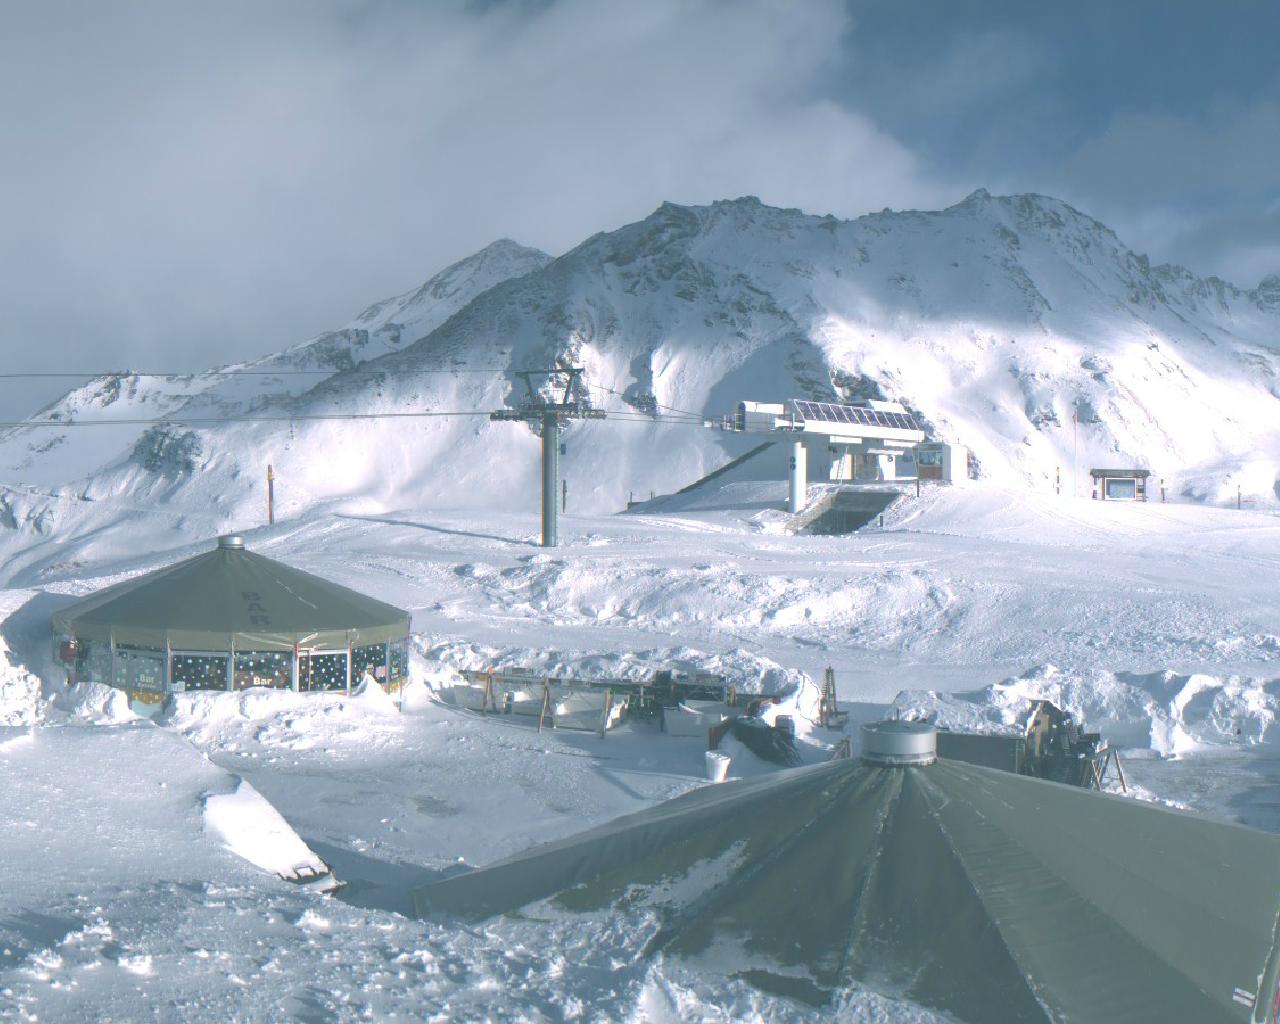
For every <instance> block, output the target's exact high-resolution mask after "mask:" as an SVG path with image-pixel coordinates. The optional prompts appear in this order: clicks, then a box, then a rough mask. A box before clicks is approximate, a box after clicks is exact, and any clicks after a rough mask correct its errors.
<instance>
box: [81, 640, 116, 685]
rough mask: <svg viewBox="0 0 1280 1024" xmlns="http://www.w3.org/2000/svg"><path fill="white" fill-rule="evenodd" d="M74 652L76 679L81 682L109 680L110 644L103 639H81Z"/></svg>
mask: <svg viewBox="0 0 1280 1024" xmlns="http://www.w3.org/2000/svg"><path fill="white" fill-rule="evenodd" d="M79 644H80V647H79V650H78V651H77V653H76V679H77V680H78V681H79V682H82V683H108V684H109V683H110V682H111V645H110V644H109V643H107V642H105V641H103V640H81V641H79Z"/></svg>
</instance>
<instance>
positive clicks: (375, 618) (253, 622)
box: [53, 542, 409, 642]
mask: <svg viewBox="0 0 1280 1024" xmlns="http://www.w3.org/2000/svg"><path fill="white" fill-rule="evenodd" d="M408 623H409V614H408V612H405V611H403V610H401V609H399V608H396V607H393V606H392V605H389V604H386V603H384V602H382V601H377V600H374V599H373V598H371V597H366V596H365V595H364V594H360V593H357V592H356V591H354V590H350V589H348V588H347V587H343V586H339V585H338V584H336V583H332V582H330V581H329V580H326V579H322V578H321V577H319V576H313V575H311V574H310V573H306V572H302V571H301V570H300V569H294V568H292V567H291V566H288V565H285V564H283V563H281V562H277V561H275V560H274V559H270V558H266V557H264V556H262V555H258V554H254V553H253V552H251V551H246V550H244V548H243V546H235V544H234V542H229V543H226V544H222V543H220V544H219V546H218V547H217V548H215V549H214V550H213V551H207V552H205V553H204V554H201V555H196V556H195V557H194V558H188V559H186V560H185V561H182V562H178V563H176V564H174V565H170V566H166V567H165V568H163V569H157V570H156V571H155V572H152V573H147V574H146V575H144V576H139V577H136V578H134V579H130V580H125V581H124V582H123V583H117V584H116V585H114V586H111V587H107V588H105V589H103V590H100V591H98V592H97V593H95V594H91V595H89V596H88V597H86V598H85V599H84V600H82V601H78V602H77V603H75V604H73V605H70V606H68V607H66V608H63V609H61V610H60V611H58V612H57V613H55V615H54V617H53V624H54V628H55V630H57V631H59V632H64V633H72V634H76V635H81V636H102V635H106V633H107V632H108V631H110V632H114V633H115V634H116V635H117V639H119V638H121V637H123V638H126V639H127V638H128V637H130V636H137V637H147V636H151V635H160V636H163V635H164V634H166V633H177V634H180V635H183V636H184V637H185V638H186V639H187V642H191V641H192V640H194V639H196V638H198V637H199V636H200V635H204V634H208V635H210V636H214V635H219V636H230V635H233V634H244V635H252V636H267V637H276V638H280V637H286V636H288V637H299V636H307V635H310V634H319V633H325V632H334V631H356V632H363V633H366V634H368V635H369V637H370V638H372V637H373V635H374V634H380V633H386V632H398V633H399V635H404V634H405V633H407V631H408ZM384 638H385V637H384Z"/></svg>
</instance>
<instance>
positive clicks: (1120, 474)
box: [1089, 469, 1151, 501]
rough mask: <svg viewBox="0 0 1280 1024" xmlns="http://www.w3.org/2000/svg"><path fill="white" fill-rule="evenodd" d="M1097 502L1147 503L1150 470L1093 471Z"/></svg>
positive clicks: (1094, 492)
mask: <svg viewBox="0 0 1280 1024" xmlns="http://www.w3.org/2000/svg"><path fill="white" fill-rule="evenodd" d="M1089 475H1090V476H1091V477H1093V497H1094V500H1095V501H1098V500H1100V501H1146V500H1147V478H1148V477H1149V476H1151V470H1149V469H1091V470H1089Z"/></svg>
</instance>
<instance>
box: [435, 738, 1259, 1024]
mask: <svg viewBox="0 0 1280 1024" xmlns="http://www.w3.org/2000/svg"><path fill="white" fill-rule="evenodd" d="M547 899H550V902H549V903H545V904H542V905H541V907H540V908H537V909H535V908H531V909H530V910H529V911H527V913H537V912H551V911H553V910H555V909H559V910H590V909H603V908H608V907H618V908H622V907H624V906H636V905H643V906H649V907H652V908H654V909H656V911H657V912H658V914H659V919H660V920H661V922H662V924H661V928H660V931H659V932H658V933H657V935H656V936H655V938H654V939H653V941H652V943H651V945H650V949H651V950H658V949H662V950H666V951H668V952H675V953H679V954H681V955H683V956H686V957H689V958H693V959H694V960H695V961H699V962H701V963H702V964H703V965H704V966H706V967H707V968H709V969H713V970H726V969H727V970H729V972H730V973H735V974H737V975H738V976H740V977H742V978H744V979H746V980H748V981H750V982H752V983H753V984H755V985H757V986H758V987H761V988H763V989H767V990H770V991H773V992H776V993H779V994H782V995H786V996H790V997H792V998H797V999H801V1000H805V1001H809V1002H814V1003H818V1004H821V1003H823V1002H825V1001H826V1000H827V999H828V998H829V997H830V996H831V995H832V994H833V993H834V992H835V991H836V990H839V989H842V988H846V987H851V986H862V987H869V988H873V989H875V990H878V991H880V992H882V993H885V994H888V995H893V996H898V997H901V998H905V999H909V1000H911V1001H913V1002H915V1003H917V1004H919V1005H923V1006H927V1007H930V1008H934V1009H937V1010H941V1011H943V1012H946V1013H950V1014H953V1015H955V1016H956V1017H958V1018H960V1019H962V1020H965V1021H972V1022H975V1024H1003V1022H1023V1021H1036V1022H1043V1021H1078V1022H1089V1024H1103V1022H1135V1024H1136V1022H1150V1021H1162V1022H1188V1024H1191V1022H1194V1024H1214V1022H1219V1021H1224V1022H1225V1021H1249V1020H1256V1021H1271V1020H1272V1019H1273V1018H1272V1017H1271V1016H1270V1015H1268V1013H1267V1011H1269V1010H1270V1009H1271V1006H1272V1001H1273V999H1274V993H1275V991H1276V972H1277V946H1276V940H1277V934H1276V927H1277V912H1278V909H1280V837H1277V836H1272V835H1269V834H1265V833H1261V832H1256V831H1253V830H1251V829H1247V828H1244V827H1242V826H1236V825H1229V824H1221V823H1217V822H1214V821H1210V820H1206V819H1204V818H1200V817H1196V816H1194V815H1190V814H1185V813H1180V812H1175V811H1170V810H1167V809H1165V808H1162V807H1157V806H1153V805H1149V804H1143V803H1138V802H1135V801H1133V800H1131V799H1126V798H1123V797H1118V796H1111V795H1108V794H1100V793H1094V792H1088V791H1085V790H1081V789H1076V788H1074V787H1069V786H1063V785H1059V784H1056V783H1052V782H1045V781H1042V780H1039V779H1032V778H1027V777H1025V776H1019V775H1014V774H1012V773H1008V772H1002V771H998V770H995V769H989V768H979V767H975V766H972V765H966V764H961V763H958V762H950V761H938V762H937V763H936V764H933V765H930V766H927V767H906V768H903V767H878V766H874V765H870V764H864V763H861V762H858V761H855V760H842V761H835V762H830V763H827V764H823V765H818V766H814V767H810V768H797V769H793V770H790V771H784V772H778V773H776V774H773V775H769V776H766V777H763V778H756V779H751V780H746V781H742V782H735V783H727V784H724V785H716V786H707V787H705V788H703V789H700V790H697V791H695V792H693V793H690V794H687V795H685V796H682V797H679V798H677V799H675V800H671V801H668V802H666V803H663V804H660V805H658V806H656V807H653V808H650V809H649V810H646V811H642V812H640V813H638V814H633V815H630V816H628V817H625V818H621V819H619V820H617V821H615V822H612V823H610V824H607V825H604V826H602V827H599V828H596V829H594V830H592V831H590V832H586V833H584V834H583V835H580V836H576V837H573V838H570V839H567V840H564V841H561V842H556V843H552V844H549V845H546V846H542V847H539V848H537V849H535V850H533V851H531V852H529V853H527V854H525V855H523V856H519V857H516V858H513V859H510V860H507V861H504V862H502V863H500V864H497V865H494V866H493V867H490V868H487V869H485V870H481V871H476V872H472V873H469V874H464V875H458V876H455V877H453V878H449V879H446V880H444V881H441V882H437V883H434V884H432V885H428V886H424V887H422V888H419V889H417V890H416V891H415V901H416V905H417V908H418V910H419V912H420V913H423V914H427V913H436V912H446V913H457V914H462V915H465V916H470V917H485V916H489V915H491V914H495V913H499V912H505V911H511V910H514V909H516V908H520V907H525V906H527V905H529V904H531V903H535V902H538V901H542V900H547ZM726 963H727V964H728V966H727V967H726V966H725V965H726ZM1255 1002H1256V1003H1257V1011H1256V1012H1257V1016H1256V1017H1255V1016H1254V1012H1255V1011H1254V1004H1255Z"/></svg>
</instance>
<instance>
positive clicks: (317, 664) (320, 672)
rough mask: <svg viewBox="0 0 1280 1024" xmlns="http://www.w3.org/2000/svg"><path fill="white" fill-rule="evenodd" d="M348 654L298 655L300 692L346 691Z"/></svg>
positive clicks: (336, 652)
mask: <svg viewBox="0 0 1280 1024" xmlns="http://www.w3.org/2000/svg"><path fill="white" fill-rule="evenodd" d="M346 688H347V652H346V651H333V652H329V653H324V654H307V653H303V654H300V655H298V689H299V690H345V689H346Z"/></svg>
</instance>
